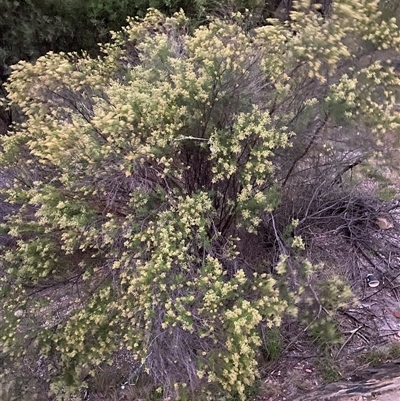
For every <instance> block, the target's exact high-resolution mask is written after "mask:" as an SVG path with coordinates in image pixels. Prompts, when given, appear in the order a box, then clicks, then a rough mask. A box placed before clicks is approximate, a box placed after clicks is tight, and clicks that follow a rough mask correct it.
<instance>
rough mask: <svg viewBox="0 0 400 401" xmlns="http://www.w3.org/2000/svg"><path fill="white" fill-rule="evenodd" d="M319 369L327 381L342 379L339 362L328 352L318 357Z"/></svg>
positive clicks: (332, 381)
mask: <svg viewBox="0 0 400 401" xmlns="http://www.w3.org/2000/svg"><path fill="white" fill-rule="evenodd" d="M317 369H318V372H319V374H320V375H321V377H322V378H323V380H324V381H325V383H334V382H337V381H339V380H341V379H342V375H341V373H340V370H339V367H338V364H337V362H336V361H335V359H334V358H332V357H331V356H330V355H328V354H326V355H324V356H322V357H320V358H318V360H317Z"/></svg>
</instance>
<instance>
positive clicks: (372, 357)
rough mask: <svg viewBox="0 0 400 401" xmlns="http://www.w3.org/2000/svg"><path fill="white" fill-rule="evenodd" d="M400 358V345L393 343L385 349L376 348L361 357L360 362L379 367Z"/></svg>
mask: <svg viewBox="0 0 400 401" xmlns="http://www.w3.org/2000/svg"><path fill="white" fill-rule="evenodd" d="M399 358H400V344H397V343H393V344H389V345H388V346H385V347H375V348H373V349H371V350H369V351H368V352H366V353H364V354H362V355H360V357H359V362H360V363H361V364H368V365H369V366H373V367H375V366H379V365H382V364H384V363H385V362H389V361H394V360H397V359H399Z"/></svg>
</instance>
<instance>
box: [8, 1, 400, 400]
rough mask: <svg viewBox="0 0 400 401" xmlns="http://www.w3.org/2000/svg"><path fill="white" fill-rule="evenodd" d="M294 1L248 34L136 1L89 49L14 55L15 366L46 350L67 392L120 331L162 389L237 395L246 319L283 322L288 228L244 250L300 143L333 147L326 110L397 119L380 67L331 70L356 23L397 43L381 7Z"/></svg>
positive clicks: (245, 355) (386, 72)
mask: <svg viewBox="0 0 400 401" xmlns="http://www.w3.org/2000/svg"><path fill="white" fill-rule="evenodd" d="M303 3H305V2H299V4H298V6H297V11H295V12H293V14H292V22H291V25H290V26H289V25H281V24H280V23H278V22H277V21H271V23H270V24H269V25H267V26H264V27H260V28H257V29H254V30H252V31H250V32H249V31H246V30H245V29H244V28H243V25H242V23H241V19H242V18H243V16H241V15H236V16H233V17H232V18H229V19H226V20H218V19H215V20H210V21H209V23H208V25H207V26H202V27H199V28H198V29H196V30H195V31H194V33H193V34H191V35H189V34H188V31H187V29H186V25H187V19H186V17H185V16H184V14H183V13H178V14H176V15H175V16H174V17H172V18H167V17H165V16H163V15H162V14H161V13H159V12H157V11H155V10H152V11H150V12H149V14H148V15H147V16H146V18H144V19H143V20H137V19H130V20H129V21H128V25H127V27H126V28H124V29H123V30H122V31H121V32H118V33H113V34H112V35H113V42H112V43H111V44H108V45H105V46H103V48H102V52H103V57H102V58H99V59H91V58H89V57H78V56H77V55H75V54H53V53H49V54H47V55H46V56H44V57H41V58H39V59H38V60H37V62H36V63H35V64H29V63H26V62H20V63H19V64H17V65H16V66H14V72H13V74H12V76H11V79H10V81H9V83H8V85H7V90H8V93H9V96H8V98H9V102H10V103H11V104H13V105H17V106H18V107H20V108H21V110H22V111H23V113H24V115H25V120H24V121H23V122H21V123H20V124H19V125H16V126H15V127H14V131H13V133H12V135H10V136H7V137H5V138H2V147H3V153H2V155H1V165H2V169H3V171H4V173H5V174H7V175H8V176H12V177H13V178H14V179H13V180H10V182H9V184H8V187H7V188H6V189H5V190H4V192H5V193H6V195H7V199H8V202H10V203H12V204H15V205H17V206H18V209H17V211H16V212H15V213H14V214H11V215H10V216H8V218H7V222H6V224H5V225H4V228H5V229H6V230H8V234H9V235H10V236H12V237H13V238H14V239H15V246H13V247H9V248H8V249H5V250H4V253H3V266H4V272H3V274H2V277H1V280H2V290H1V291H2V298H1V303H2V311H3V312H2V315H1V346H2V349H3V350H4V352H5V353H6V354H7V355H6V356H7V358H10V359H12V360H13V361H14V362H13V363H14V364H17V363H19V362H21V361H22V360H23V359H24V356H26V355H27V354H28V353H29V355H32V354H34V355H37V357H39V356H40V357H41V358H43V359H44V361H45V362H43V363H45V364H46V368H47V374H48V380H49V383H50V391H51V392H52V394H54V395H56V396H59V397H60V398H61V397H66V396H68V395H73V394H77V393H78V392H79V389H81V388H83V387H84V386H85V382H84V378H85V377H87V376H90V375H93V374H94V372H95V369H96V367H97V366H100V365H101V364H103V363H106V362H109V363H112V361H113V355H114V353H115V352H117V351H119V350H121V349H125V350H128V351H129V352H130V353H131V355H132V357H133V358H134V360H136V361H137V363H138V366H139V367H140V369H143V371H144V372H146V373H147V374H148V375H149V376H150V377H151V378H152V380H153V382H154V383H155V385H156V386H160V387H162V391H163V393H164V396H172V397H176V398H179V397H180V396H181V395H182V394H183V392H185V391H188V392H190V391H193V390H195V389H199V388H202V389H203V390H204V394H208V393H207V391H208V390H209V391H211V392H212V394H214V395H210V396H209V397H210V398H212V397H213V396H215V395H216V394H225V395H226V394H228V395H232V396H235V395H236V396H239V398H240V399H245V390H246V386H251V385H252V383H253V382H254V380H255V379H256V377H257V375H258V370H257V362H256V360H257V359H256V356H257V350H258V347H259V345H260V335H259V331H258V328H259V326H260V324H261V323H263V324H266V325H267V326H268V327H270V328H272V327H276V326H279V325H280V323H281V320H282V317H283V316H284V314H285V313H287V312H292V313H295V304H296V302H297V300H298V294H299V293H300V292H301V287H300V286H298V287H293V286H292V287H290V291H289V288H288V287H287V286H286V285H285V277H286V272H287V265H288V263H290V264H291V266H293V263H294V262H293V260H295V259H293V258H295V257H296V256H295V255H301V252H302V250H304V249H305V247H306V244H304V243H303V241H302V239H301V237H298V236H295V237H294V240H293V241H292V243H293V248H291V249H292V251H287V252H286V251H284V250H282V255H281V258H280V261H279V263H278V264H277V265H276V266H274V274H267V272H270V269H269V268H268V269H266V268H265V267H264V268H262V269H261V270H263V271H260V268H259V267H258V266H252V265H251V264H249V263H248V261H247V260H246V256H245V255H246V254H245V253H243V252H242V251H241V250H240V249H242V247H241V243H242V241H243V240H244V239H245V238H246V237H247V236H249V235H254V234H257V233H258V232H259V231H258V229H259V227H260V223H261V221H262V219H263V216H264V215H265V214H268V213H272V212H273V211H274V210H275V209H276V207H277V205H278V204H279V202H280V199H281V190H282V188H283V187H284V186H285V185H288V183H291V182H293V183H295V182H296V179H297V178H296V177H298V176H296V175H295V172H296V171H297V168H298V166H299V163H298V161H300V159H299V158H298V157H297V156H296V157H293V152H294V151H295V150H296V149H295V147H296V146H297V144H298V142H296V141H298V140H299V138H303V141H304V138H305V137H304V132H305V131H307V132H308V133H311V134H313V132H314V136H315V140H314V141H313V142H312V143H313V145H314V144H315V146H316V147H313V148H312V150H310V149H311V146H310V147H309V148H308V150H310V152H324V155H323V157H326V158H327V159H329V157H331V158H332V160H333V159H334V158H335V155H336V154H337V153H335V152H336V151H340V149H339V150H335V149H333V148H332V147H331V143H330V142H329V140H330V139H329V137H326V138H324V136H323V135H322V133H323V132H324V129H325V127H326V125H327V124H328V122H332V123H333V122H335V121H336V120H335V119H343V118H344V119H345V120H346V122H347V123H349V124H351V123H352V121H357V122H358V123H359V124H360V126H361V125H363V126H365V127H370V129H371V131H373V132H376V133H377V134H379V133H380V132H381V131H382V130H384V129H387V128H388V127H390V128H391V129H396V128H398V123H399V119H398V114H397V113H396V112H395V111H394V104H395V99H396V95H395V90H396V85H397V84H398V78H397V75H396V74H395V72H394V69H393V68H392V67H390V66H388V65H384V64H383V63H380V62H378V61H375V62H373V63H372V64H369V65H367V66H364V67H362V68H361V67H360V68H359V69H358V70H356V69H354V68H350V67H349V68H345V67H346V64H345V63H346V62H347V60H348V61H349V64H351V63H352V60H353V58H354V54H355V50H354V48H353V47H354V46H355V42H354V41H356V40H357V38H359V39H360V40H368V41H370V42H371V43H373V44H374V45H375V46H379V47H382V48H386V47H391V48H395V49H396V50H397V48H398V46H399V43H400V42H399V40H400V39H399V35H398V32H397V28H396V25H395V23H394V22H392V21H391V22H389V23H386V24H383V23H382V22H381V21H380V20H379V19H378V17H377V15H378V14H377V13H376V5H374V4H371V3H370V2H364V1H354V0H348V1H343V2H338V4H337V6H336V8H335V10H334V11H333V12H334V14H333V16H332V19H329V20H324V19H323V18H322V17H321V16H319V15H318V14H316V13H314V12H313V11H312V10H309V7H308V6H307V7H303ZM355 10H357V13H356V12H355ZM377 26H379V29H377ZM293 30H294V31H295V32H296V34H293ZM316 32H318V35H316ZM349 38H350V39H351V40H350V39H349ZM343 65H344V66H345V67H343ZM377 85H378V86H379V85H380V86H379V87H380V88H382V90H379V99H378V94H375V93H373V92H371V88H376V87H377ZM338 109H340V110H341V111H340V113H339V112H338ZM302 127H303V128H302ZM304 127H306V128H304ZM313 130H314V131H313ZM294 134H297V136H294ZM324 144H325V145H326V146H325V147H323V145H324ZM299 146H300V145H299ZM301 146H303V145H301ZM301 146H300V150H299V149H297V152H299V154H302V153H303V151H302V150H301ZM313 154H314V153H307V157H310V159H311V156H310V155H313ZM305 155H306V153H304V154H303V156H305ZM307 157H304V158H303V159H302V163H303V164H302V167H304V166H306V165H307V164H308V163H309V160H310V159H307ZM289 161H290V164H287V163H288V162H289ZM282 183H283V185H282ZM289 248H290V247H289ZM285 249H286V250H287V249H288V248H285ZM300 259H301V258H300ZM260 262H262V261H260ZM305 265H307V266H309V265H310V264H309V263H308V264H307V263H306V264H305ZM296 266H297V267H298V269H301V266H303V263H299V264H298V265H296ZM311 270H312V268H310V271H311ZM290 274H291V275H295V274H296V272H294V271H293V269H291V271H290ZM302 274H303V273H301V272H300V273H299V277H302ZM298 284H300V283H299V282H298ZM15 366H17V365H15ZM6 373H7V372H6ZM206 390H207V391H206ZM210 394H211V393H210ZM204 397H206V395H205V396H204Z"/></svg>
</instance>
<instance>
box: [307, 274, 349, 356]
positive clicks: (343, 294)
mask: <svg viewBox="0 0 400 401" xmlns="http://www.w3.org/2000/svg"><path fill="white" fill-rule="evenodd" d="M310 288H311V290H312V291H311V292H312V296H311V297H310V298H308V299H307V300H306V304H307V308H304V309H303V311H302V313H301V318H302V319H303V321H304V323H305V324H307V328H308V333H309V334H310V335H311V336H312V337H313V339H314V340H315V341H316V344H317V345H318V346H319V347H321V348H323V349H326V348H329V347H331V346H332V345H335V344H340V343H341V342H342V336H341V333H340V330H339V328H338V326H337V323H336V321H335V318H334V317H335V313H336V311H337V310H338V309H339V308H343V307H346V306H348V305H350V304H351V303H352V302H353V301H354V296H353V293H352V291H351V289H350V287H349V285H348V284H347V283H346V282H344V281H343V280H342V279H341V278H340V277H338V276H332V277H329V278H328V279H325V280H322V281H320V282H318V283H317V285H316V286H315V289H313V287H310Z"/></svg>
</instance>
